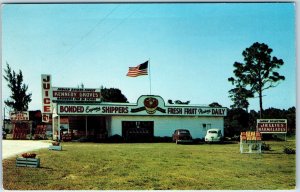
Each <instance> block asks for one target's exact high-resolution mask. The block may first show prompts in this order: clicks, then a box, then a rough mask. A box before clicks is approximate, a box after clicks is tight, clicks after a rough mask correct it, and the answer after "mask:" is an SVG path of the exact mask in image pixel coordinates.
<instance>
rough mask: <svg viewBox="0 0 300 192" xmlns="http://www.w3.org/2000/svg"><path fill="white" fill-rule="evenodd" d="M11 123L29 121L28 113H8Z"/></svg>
mask: <svg viewBox="0 0 300 192" xmlns="http://www.w3.org/2000/svg"><path fill="white" fill-rule="evenodd" d="M9 116H10V120H11V121H29V112H28V111H17V112H10V113H9Z"/></svg>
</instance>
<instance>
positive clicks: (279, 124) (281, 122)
mask: <svg viewBox="0 0 300 192" xmlns="http://www.w3.org/2000/svg"><path fill="white" fill-rule="evenodd" d="M256 130H257V131H258V132H261V133H286V132H287V120H286V119H257V126H256Z"/></svg>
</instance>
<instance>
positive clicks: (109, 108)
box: [42, 76, 227, 141]
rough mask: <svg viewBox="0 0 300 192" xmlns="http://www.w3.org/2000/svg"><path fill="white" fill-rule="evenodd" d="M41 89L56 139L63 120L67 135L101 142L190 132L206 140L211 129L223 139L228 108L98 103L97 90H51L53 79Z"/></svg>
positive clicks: (158, 100) (157, 100)
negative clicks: (102, 140) (117, 138)
mask: <svg viewBox="0 0 300 192" xmlns="http://www.w3.org/2000/svg"><path fill="white" fill-rule="evenodd" d="M43 80H46V81H44V83H43ZM47 80H49V81H47ZM45 82H46V83H49V85H50V86H48V85H46V86H45ZM42 87H43V96H44V97H43V104H44V107H43V109H45V110H46V112H45V111H44V118H43V119H45V121H46V120H47V110H48V113H49V112H50V113H53V117H54V118H53V124H54V125H56V126H54V127H55V128H54V136H55V132H56V130H58V129H59V128H62V127H61V123H60V119H62V118H64V119H66V118H67V119H68V121H67V124H65V127H67V129H68V132H72V133H73V134H74V135H76V134H77V135H79V136H94V137H95V138H98V139H101V138H103V137H106V136H108V137H109V136H113V135H120V136H122V137H123V138H124V139H125V140H126V139H128V138H133V137H135V138H137V137H140V138H142V139H141V141H143V139H144V140H145V141H146V140H151V138H153V137H165V136H167V137H171V136H172V134H173V133H174V131H175V130H176V129H188V130H189V131H190V133H191V135H192V137H193V138H204V137H205V134H206V131H207V129H210V128H218V129H220V130H221V131H222V134H223V135H224V116H226V115H227V108H223V107H218V108H214V107H206V106H197V105H181V104H166V103H165V101H164V99H163V98H162V97H160V96H157V95H142V96H140V97H139V98H138V100H137V102H136V103H106V102H101V100H99V99H100V97H101V96H100V90H97V89H77V88H52V87H51V83H50V76H42ZM45 88H46V89H45ZM47 92H48V93H47ZM49 93H51V94H49ZM45 95H46V96H45ZM48 98H49V99H48Z"/></svg>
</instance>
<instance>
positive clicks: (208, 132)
mask: <svg viewBox="0 0 300 192" xmlns="http://www.w3.org/2000/svg"><path fill="white" fill-rule="evenodd" d="M208 133H218V132H217V131H209V132H208Z"/></svg>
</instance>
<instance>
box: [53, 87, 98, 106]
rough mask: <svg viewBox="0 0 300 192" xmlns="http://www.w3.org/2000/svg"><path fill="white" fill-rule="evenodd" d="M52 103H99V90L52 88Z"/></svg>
mask: <svg viewBox="0 0 300 192" xmlns="http://www.w3.org/2000/svg"><path fill="white" fill-rule="evenodd" d="M52 90H53V92H52V96H53V100H54V101H85V102H101V91H100V89H85V88H82V89H81V88H62V87H53V88H52Z"/></svg>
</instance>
